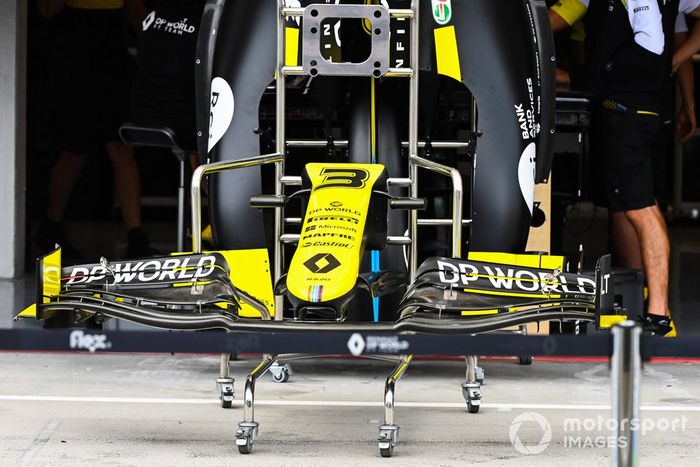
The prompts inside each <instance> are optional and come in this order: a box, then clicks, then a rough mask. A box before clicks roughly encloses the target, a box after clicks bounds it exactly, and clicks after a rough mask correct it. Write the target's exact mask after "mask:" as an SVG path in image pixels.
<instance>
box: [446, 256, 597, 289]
mask: <svg viewBox="0 0 700 467" xmlns="http://www.w3.org/2000/svg"><path fill="white" fill-rule="evenodd" d="M437 266H438V278H439V280H440V282H442V283H443V284H446V285H451V286H463V287H469V286H470V285H474V283H475V282H476V281H478V280H482V281H483V280H488V281H489V282H490V284H491V286H492V287H494V288H495V289H500V290H506V291H516V292H519V291H522V292H528V293H540V292H542V290H543V287H542V284H544V285H545V287H544V288H545V289H546V293H549V292H557V293H573V294H577V293H580V294H586V295H594V293H595V292H594V290H595V281H594V280H593V279H590V278H588V277H582V276H576V277H575V280H576V282H575V283H569V280H570V279H571V276H569V279H567V277H566V276H564V275H562V274H556V271H555V273H554V274H553V273H551V272H546V271H532V270H529V269H516V268H512V267H508V268H506V267H501V266H496V265H491V266H485V265H483V266H479V265H477V264H474V263H463V262H447V261H441V260H438V261H437Z"/></svg>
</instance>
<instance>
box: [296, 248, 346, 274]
mask: <svg viewBox="0 0 700 467" xmlns="http://www.w3.org/2000/svg"><path fill="white" fill-rule="evenodd" d="M304 266H306V269H308V270H309V271H311V272H313V273H314V274H325V273H327V272H331V271H332V270H334V269H335V268H337V267H338V266H340V261H338V260H337V259H336V257H335V256H333V255H332V254H330V253H319V254H317V255H314V256H313V257H311V258H309V259H308V260H306V262H305V263H304Z"/></svg>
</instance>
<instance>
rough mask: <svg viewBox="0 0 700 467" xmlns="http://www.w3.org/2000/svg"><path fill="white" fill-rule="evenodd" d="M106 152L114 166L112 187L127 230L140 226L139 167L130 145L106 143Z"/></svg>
mask: <svg viewBox="0 0 700 467" xmlns="http://www.w3.org/2000/svg"><path fill="white" fill-rule="evenodd" d="M105 148H106V149H107V154H108V155H109V159H110V161H111V162H112V167H114V187H115V190H116V192H117V199H118V200H119V206H120V208H121V212H122V218H123V219H124V225H125V226H126V229H127V230H131V229H135V228H137V227H140V226H141V183H140V180H139V168H138V165H136V159H135V158H134V150H133V148H132V147H131V146H129V145H127V144H124V143H121V142H111V143H107V145H106V146H105Z"/></svg>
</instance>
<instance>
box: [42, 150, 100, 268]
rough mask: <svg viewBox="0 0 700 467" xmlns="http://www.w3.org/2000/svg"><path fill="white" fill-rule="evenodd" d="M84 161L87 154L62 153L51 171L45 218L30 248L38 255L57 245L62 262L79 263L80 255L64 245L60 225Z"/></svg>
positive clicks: (66, 243)
mask: <svg viewBox="0 0 700 467" xmlns="http://www.w3.org/2000/svg"><path fill="white" fill-rule="evenodd" d="M86 161H87V153H84V152H75V151H62V152H61V153H60V154H59V156H58V160H57V161H56V164H55V165H54V166H53V168H52V169H51V175H50V177H49V199H48V203H47V204H48V206H47V210H46V211H47V212H46V216H47V218H46V220H44V221H43V222H42V224H41V226H40V227H39V230H38V231H37V232H36V234H35V236H34V244H35V245H36V246H37V247H38V248H39V249H40V250H41V253H42V254H43V253H48V252H49V251H51V250H53V249H54V247H55V245H56V244H57V243H58V244H59V245H61V247H62V250H63V257H64V258H67V259H70V260H79V259H81V256H82V255H81V254H80V252H79V251H78V250H77V249H76V248H75V247H74V246H73V245H72V244H71V242H69V241H68V239H67V237H66V233H65V231H64V229H63V225H62V222H63V216H64V215H65V213H66V208H67V207H68V202H69V201H70V198H71V195H72V194H73V189H74V188H75V184H76V182H77V181H78V177H79V176H80V172H81V171H82V170H83V167H84V166H85V162H86Z"/></svg>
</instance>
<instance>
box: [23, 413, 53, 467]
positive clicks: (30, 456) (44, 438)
mask: <svg viewBox="0 0 700 467" xmlns="http://www.w3.org/2000/svg"><path fill="white" fill-rule="evenodd" d="M60 424H61V420H51V421H50V422H49V423H48V424H47V425H46V426H45V427H44V429H43V430H42V432H41V433H39V435H38V436H37V437H36V438H34V440H33V441H32V444H30V445H29V448H28V449H27V451H26V452H25V453H24V455H23V456H22V459H21V460H20V461H19V465H31V464H32V461H33V460H34V456H36V454H37V453H38V452H39V451H40V450H41V448H43V447H44V445H45V444H46V443H48V441H49V439H51V435H53V433H54V431H56V429H57V428H58V426H59V425H60Z"/></svg>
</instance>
